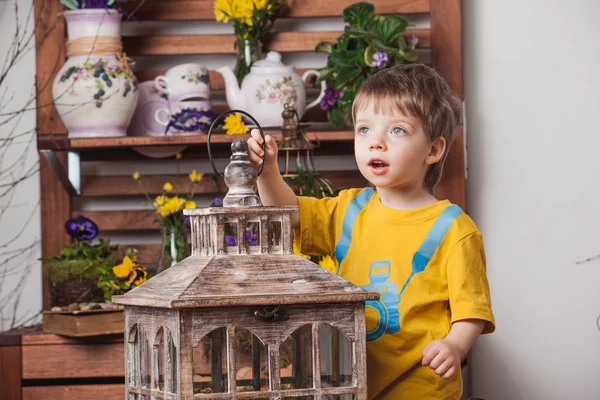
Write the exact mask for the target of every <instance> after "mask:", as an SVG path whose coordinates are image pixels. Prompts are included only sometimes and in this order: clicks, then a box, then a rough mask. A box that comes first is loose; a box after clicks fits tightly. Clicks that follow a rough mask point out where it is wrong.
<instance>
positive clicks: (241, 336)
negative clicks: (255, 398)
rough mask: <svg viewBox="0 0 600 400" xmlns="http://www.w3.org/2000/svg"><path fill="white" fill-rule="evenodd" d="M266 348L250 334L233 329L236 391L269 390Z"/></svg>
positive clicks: (239, 329) (245, 330)
mask: <svg viewBox="0 0 600 400" xmlns="http://www.w3.org/2000/svg"><path fill="white" fill-rule="evenodd" d="M267 354H268V353H267V346H265V344H264V343H263V342H262V341H261V340H260V339H259V338H258V337H257V336H256V335H254V334H253V333H252V332H250V331H249V330H247V329H243V328H235V371H236V391H238V392H258V391H265V390H269V359H268V357H267Z"/></svg>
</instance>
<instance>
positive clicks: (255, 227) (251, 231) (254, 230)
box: [244, 222, 260, 247]
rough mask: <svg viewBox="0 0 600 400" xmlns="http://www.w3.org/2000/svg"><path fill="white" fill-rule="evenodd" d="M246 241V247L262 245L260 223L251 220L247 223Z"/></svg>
mask: <svg viewBox="0 0 600 400" xmlns="http://www.w3.org/2000/svg"><path fill="white" fill-rule="evenodd" d="M244 242H245V244H246V247H256V246H259V245H260V223H259V222H250V223H249V224H247V225H246V230H245V231H244Z"/></svg>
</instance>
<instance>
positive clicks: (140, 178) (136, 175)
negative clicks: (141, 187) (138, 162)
mask: <svg viewBox="0 0 600 400" xmlns="http://www.w3.org/2000/svg"><path fill="white" fill-rule="evenodd" d="M133 180H134V181H136V182H139V181H140V180H142V177H141V176H140V173H139V172H137V171H135V172H134V173H133Z"/></svg>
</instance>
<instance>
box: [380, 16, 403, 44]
mask: <svg viewBox="0 0 600 400" xmlns="http://www.w3.org/2000/svg"><path fill="white" fill-rule="evenodd" d="M407 26H408V21H407V20H406V19H405V18H403V17H401V16H399V15H395V16H389V17H384V18H383V19H382V21H381V22H379V24H377V27H376V32H377V34H378V35H379V37H380V38H381V40H383V42H384V43H385V44H386V45H389V46H391V45H393V44H394V43H395V42H396V41H397V40H398V37H399V36H401V35H402V32H404V31H405V30H406V27H407Z"/></svg>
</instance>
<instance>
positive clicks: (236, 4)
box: [215, 0, 254, 26]
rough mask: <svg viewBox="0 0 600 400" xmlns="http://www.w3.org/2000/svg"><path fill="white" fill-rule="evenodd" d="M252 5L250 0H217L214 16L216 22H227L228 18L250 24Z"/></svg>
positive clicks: (252, 11)
mask: <svg viewBox="0 0 600 400" xmlns="http://www.w3.org/2000/svg"><path fill="white" fill-rule="evenodd" d="M253 13H254V5H253V4H252V0H217V1H216V2H215V18H216V20H217V22H224V23H227V22H229V20H230V19H233V20H236V21H239V22H241V23H242V24H245V25H248V26H252V15H253Z"/></svg>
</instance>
